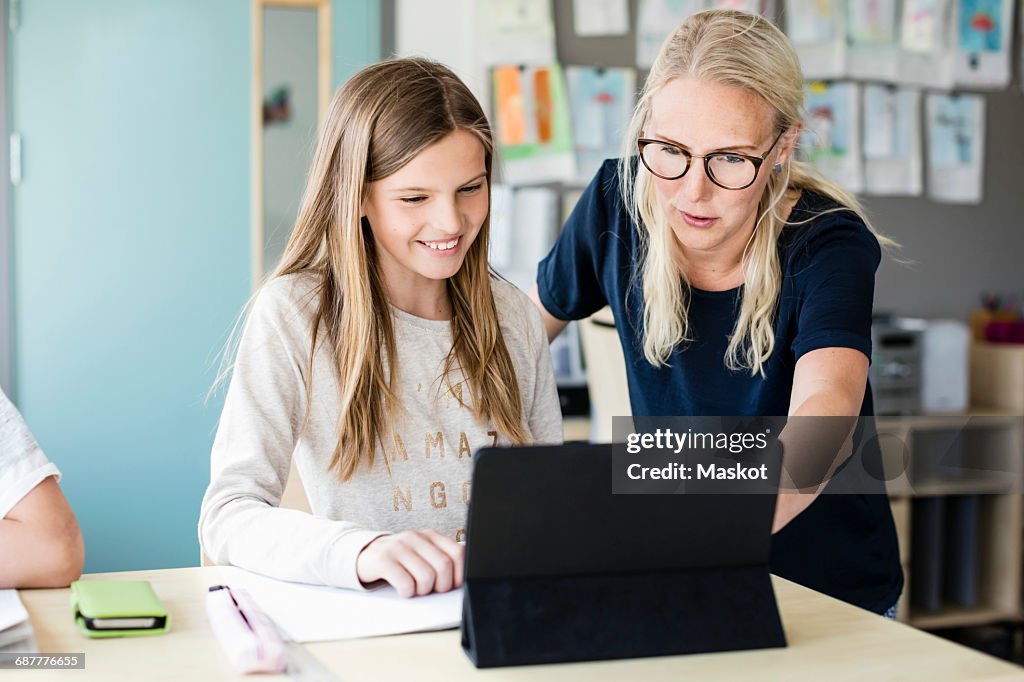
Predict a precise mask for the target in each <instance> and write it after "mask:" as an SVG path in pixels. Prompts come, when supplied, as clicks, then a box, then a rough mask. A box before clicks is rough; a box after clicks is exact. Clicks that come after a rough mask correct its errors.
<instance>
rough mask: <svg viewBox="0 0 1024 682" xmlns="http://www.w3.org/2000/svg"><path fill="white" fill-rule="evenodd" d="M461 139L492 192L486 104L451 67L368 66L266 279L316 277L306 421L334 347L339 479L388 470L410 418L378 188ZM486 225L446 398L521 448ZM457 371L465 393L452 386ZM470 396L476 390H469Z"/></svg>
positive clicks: (412, 62) (329, 120)
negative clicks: (398, 429)
mask: <svg viewBox="0 0 1024 682" xmlns="http://www.w3.org/2000/svg"><path fill="white" fill-rule="evenodd" d="M456 130H464V131H468V132H469V133H471V134H473V135H474V136H475V137H476V138H477V139H478V140H479V141H480V144H481V145H483V148H484V158H485V165H486V171H487V181H488V182H487V184H488V193H489V192H490V179H491V168H492V161H493V156H494V141H493V137H492V133H491V127H490V124H489V123H488V121H487V117H486V116H485V115H484V112H483V109H482V108H481V107H480V103H479V102H477V100H476V98H475V97H474V96H473V94H472V92H470V90H469V88H467V87H466V85H465V84H464V83H463V82H462V81H461V80H459V78H458V77H457V76H456V75H455V74H454V73H452V71H451V70H450V69H448V68H447V67H445V66H443V65H442V64H439V63H437V62H433V61H430V60H427V59H419V58H416V59H391V60H387V61H383V62H380V63H377V64H374V65H372V66H369V67H367V68H365V69H363V70H362V71H360V72H359V73H357V74H356V75H354V76H353V77H352V78H351V79H349V80H348V82H346V83H345V84H344V85H343V86H342V87H341V88H340V89H339V90H338V92H337V93H335V95H334V99H333V100H332V101H331V104H330V108H329V110H328V112H327V116H326V118H325V120H324V123H323V125H322V127H321V129H320V134H319V139H318V142H317V146H316V151H315V152H314V155H313V163H312V166H311V168H310V171H309V177H308V179H307V183H306V190H305V192H304V194H303V197H302V203H301V206H300V208H299V214H298V219H297V221H296V224H295V229H294V231H293V232H292V234H291V237H290V238H289V240H288V244H287V246H286V247H285V250H284V255H283V256H282V259H281V262H280V264H279V265H278V266H277V268H276V269H275V270H274V272H273V274H272V275H271V276H270V277H269V279H268V281H269V280H273V279H274V278H277V277H284V276H286V275H291V274H295V273H308V274H312V275H313V276H314V277H315V278H316V282H317V284H316V288H315V291H316V293H317V297H318V305H317V307H316V310H315V313H314V315H313V320H312V329H311V332H312V343H311V345H310V349H309V360H308V362H309V366H308V368H307V372H306V380H305V381H306V396H307V398H306V400H307V404H306V421H308V419H309V415H310V407H311V405H310V401H311V400H312V396H313V390H312V388H313V387H312V381H313V371H312V369H313V367H312V366H313V358H314V355H315V352H316V348H317V344H318V343H322V344H326V347H327V350H328V351H329V354H330V356H331V358H332V359H333V360H334V365H335V367H336V370H337V375H338V384H339V394H340V395H339V404H340V410H339V416H338V425H337V430H338V442H337V445H336V446H335V449H334V454H333V456H332V457H331V462H330V465H329V467H328V469H329V470H336V472H337V475H338V478H339V479H340V480H342V481H346V480H349V479H351V478H352V477H353V476H354V475H355V473H356V472H357V471H358V469H359V467H360V465H362V464H365V465H366V466H367V467H368V468H369V467H370V466H372V464H373V461H374V453H375V450H376V445H377V444H379V445H380V446H381V451H382V452H383V453H384V458H385V465H388V466H389V463H388V459H387V452H388V450H389V446H390V445H391V443H392V442H393V441H392V439H393V436H394V434H395V431H394V428H395V425H396V421H397V419H398V418H400V414H399V413H400V412H401V409H402V406H401V403H400V399H399V393H398V390H397V386H398V382H399V373H400V368H399V367H398V361H397V352H396V348H395V330H394V325H393V321H392V313H391V309H390V307H389V304H388V299H387V296H386V291H385V286H384V282H383V280H382V275H381V271H380V268H379V262H378V257H377V253H376V250H375V247H374V239H373V235H372V233H371V231H370V228H369V224H368V223H367V222H366V221H365V219H363V218H362V217H361V216H362V215H363V208H362V207H363V202H364V200H365V199H366V198H367V195H368V192H369V189H370V183H371V182H374V181H376V180H380V179H382V178H385V177H387V176H389V175H391V174H392V173H394V172H396V171H398V170H399V169H400V168H402V167H403V166H404V165H405V164H407V163H408V162H409V161H411V160H412V159H413V157H415V156H416V155H417V154H419V153H420V152H421V151H423V150H424V149H425V148H427V147H429V146H430V145H432V144H434V143H435V142H438V141H439V140H441V138H443V137H445V136H446V135H449V134H450V133H452V132H454V131H456ZM488 232H489V217H488V219H487V220H485V221H484V224H483V227H482V228H481V229H480V233H479V234H478V235H477V238H476V240H475V241H474V242H473V244H472V245H471V246H470V248H469V250H468V252H467V253H466V259H465V261H464V263H463V265H462V267H461V268H460V269H459V271H458V272H457V273H456V274H455V275H454V276H453V277H451V278H450V279H448V280H447V291H448V296H449V298H450V300H451V308H452V315H451V331H452V348H451V351H450V352H449V354H448V357H447V358H446V359H445V363H444V368H443V381H441V382H440V383H439V386H438V391H440V390H442V388H443V389H444V390H447V391H450V392H452V394H453V396H454V397H456V398H457V399H459V401H460V402H462V403H463V404H465V405H466V406H467V407H469V408H470V409H471V410H472V411H473V415H474V416H475V417H476V418H477V419H478V420H480V421H485V422H491V423H493V424H494V426H495V427H496V428H497V430H498V432H499V433H501V434H502V435H504V436H505V437H507V438H508V439H509V440H511V441H512V442H514V443H522V442H525V441H526V430H525V428H524V426H523V417H522V397H521V393H520V389H519V383H518V379H517V377H516V373H515V368H514V366H513V364H512V358H511V356H510V355H509V352H508V349H507V348H506V346H505V341H504V338H503V337H502V333H501V330H500V328H499V324H498V312H497V308H496V307H495V303H494V298H493V296H492V293H491V278H492V273H491V271H490V269H489V267H488V264H487V253H488ZM458 371H461V373H462V376H463V377H464V381H465V384H466V385H465V386H462V384H461V383H458V384H457V385H455V386H453V382H452V377H453V375H455V374H456V373H457V372H458ZM466 389H468V390H466Z"/></svg>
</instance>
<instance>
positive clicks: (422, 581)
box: [356, 529, 465, 597]
mask: <svg viewBox="0 0 1024 682" xmlns="http://www.w3.org/2000/svg"><path fill="white" fill-rule="evenodd" d="M464 552H465V550H464V549H463V546H462V545H460V544H459V543H457V542H455V541H454V540H452V539H451V538H448V537H445V536H444V535H441V534H440V533H438V532H437V531H436V530H432V529H426V530H408V531H405V532H402V533H395V534H394V535H382V536H381V537H379V538H377V539H376V540H374V541H373V542H371V543H370V544H368V545H367V546H366V547H364V548H363V551H362V552H360V553H359V556H358V557H357V558H356V575H357V576H359V580H360V581H361V582H362V583H363V584H367V583H372V582H375V581H377V580H384V581H387V582H388V583H389V584H390V585H391V586H392V587H394V588H395V590H396V591H397V592H398V594H399V595H400V596H402V597H412V596H414V595H424V594H430V593H431V592H448V591H450V590H453V589H455V588H457V587H461V586H462V570H463V567H462V560H463V554H464Z"/></svg>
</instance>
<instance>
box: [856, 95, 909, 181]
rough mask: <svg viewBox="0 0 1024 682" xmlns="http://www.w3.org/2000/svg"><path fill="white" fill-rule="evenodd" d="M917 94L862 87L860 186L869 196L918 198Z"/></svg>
mask: <svg viewBox="0 0 1024 682" xmlns="http://www.w3.org/2000/svg"><path fill="white" fill-rule="evenodd" d="M920 99H921V93H920V91H919V90H917V89H913V88H897V87H895V86H892V85H880V84H875V83H871V84H867V85H865V86H864V126H863V130H864V146H863V149H864V185H865V191H866V192H868V193H871V194H885V195H895V194H899V195H908V196H914V195H919V194H920V193H921V190H922V186H921V168H922V160H921V135H920V124H919V123H918V111H919V108H920Z"/></svg>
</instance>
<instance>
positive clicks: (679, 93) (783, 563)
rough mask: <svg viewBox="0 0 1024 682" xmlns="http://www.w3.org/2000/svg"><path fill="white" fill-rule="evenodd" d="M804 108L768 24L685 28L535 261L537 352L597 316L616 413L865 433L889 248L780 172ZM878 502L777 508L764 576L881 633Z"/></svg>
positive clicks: (814, 190) (884, 519)
mask: <svg viewBox="0 0 1024 682" xmlns="http://www.w3.org/2000/svg"><path fill="white" fill-rule="evenodd" d="M802 107H803V77H802V74H801V72H800V67H799V62H798V61H797V57H796V54H795V53H794V50H793V48H792V46H791V44H790V43H789V41H788V40H787V39H786V37H785V36H784V35H783V34H782V33H781V32H780V31H779V30H778V29H777V28H776V27H775V26H774V25H772V24H771V23H770V22H768V21H766V20H764V19H762V18H760V17H757V16H754V15H750V14H745V13H741V12H734V11H725V10H722V11H708V12H701V13H698V14H695V15H693V16H692V17H690V18H689V19H687V20H686V21H685V22H684V23H683V24H682V25H680V26H679V27H678V28H677V29H676V31H675V32H674V33H673V34H672V35H671V36H670V37H669V38H668V39H667V40H666V42H665V44H664V46H663V47H662V49H661V52H660V54H659V56H658V58H657V61H656V63H655V64H654V66H653V68H652V69H651V72H650V75H649V77H648V79H647V82H646V85H645V87H644V90H643V93H642V95H641V98H640V101H639V102H638V104H637V107H636V110H635V112H634V116H633V120H632V123H631V128H630V130H629V133H628V135H627V140H626V153H625V154H624V156H623V158H622V159H621V160H619V161H618V162H615V161H606V162H605V164H604V166H603V167H602V168H601V170H600V171H599V172H598V174H597V176H596V177H595V178H594V180H593V181H592V182H591V184H590V186H589V188H588V189H587V190H586V192H585V193H584V194H583V196H582V198H581V199H580V201H579V204H578V205H577V207H576V209H575V211H574V212H573V214H572V215H571V217H570V218H569V220H568V223H567V224H566V226H565V229H564V231H563V233H562V235H561V237H560V239H559V241H558V243H557V244H556V246H555V247H554V249H553V250H552V251H551V253H550V254H549V255H548V256H547V258H545V260H544V261H543V262H541V264H540V267H539V270H538V276H537V287H536V289H535V290H534V298H535V299H536V300H535V302H536V303H537V304H538V305H539V306H540V309H541V311H542V316H543V317H544V318H545V324H546V326H547V329H548V335H549V337H551V338H554V336H556V335H557V334H558V333H559V332H560V331H561V330H562V328H563V327H564V326H565V324H566V321H567V320H574V319H580V318H584V317H587V316H589V315H591V314H592V313H594V312H595V311H597V310H599V309H600V308H602V307H603V306H605V305H610V306H611V308H612V310H613V312H614V315H615V319H616V321H617V326H618V331H619V337H620V340H621V344H622V348H623V351H624V353H625V356H626V368H627V374H628V378H629V387H630V400H631V403H632V410H633V414H635V415H648V416H670V415H694V416H735V415H769V416H775V415H779V416H783V415H792V416H797V415H841V416H855V415H870V414H872V410H873V408H872V402H871V392H870V390H868V389H867V376H868V361H869V358H870V355H871V340H870V326H871V307H872V297H873V292H874V275H875V270H876V268H877V266H878V264H879V261H880V257H881V248H880V247H881V246H887V245H889V244H892V242H891V241H890V240H888V239H886V238H884V237H881V236H879V235H878V234H876V233H875V232H874V231H873V229H872V228H871V226H870V223H869V222H868V221H867V219H866V218H865V216H864V213H863V211H862V210H861V209H860V207H859V205H858V203H857V201H856V200H855V199H854V198H853V197H852V196H850V195H849V194H847V193H846V192H844V191H842V190H841V189H839V188H838V187H837V186H835V185H834V184H832V183H829V182H827V181H825V180H822V179H820V178H817V177H815V176H813V175H811V174H810V173H809V172H808V169H807V168H806V167H805V166H804V165H803V164H802V163H801V162H799V161H797V160H795V159H794V158H793V152H794V146H795V145H796V143H797V138H798V135H799V133H800V129H801V109H802ZM637 157H639V159H638V158H637ZM840 440H841V439H840ZM787 457H788V454H787ZM837 462H838V460H837ZM787 466H788V464H787ZM818 480H821V479H818ZM833 482H834V481H833ZM819 492H820V491H819ZM829 492H833V493H834V492H837V490H836V488H835V486H833V489H832V490H829V489H828V488H826V493H829ZM860 492H864V491H860ZM878 492H880V493H882V494H879V495H874V494H845V495H840V494H816V493H807V494H800V493H795V492H794V493H784V494H780V495H779V499H778V503H777V506H776V515H775V520H774V531H775V536H774V540H773V549H772V570H773V571H774V572H775V573H777V574H779V575H782V576H785V577H787V578H790V579H792V580H795V581H797V582H800V583H802V584H804V585H808V586H810V587H812V588H814V589H817V590H819V591H822V592H825V593H828V594H831V595H833V596H836V597H838V598H840V599H843V600H845V601H848V602H851V603H854V604H857V605H859V606H862V607H864V608H867V609H870V610H873V611H876V612H878V613H889V614H890V615H892V614H893V613H894V607H895V603H896V601H897V598H898V597H899V594H900V592H901V589H902V585H903V575H902V572H901V570H900V563H899V551H898V547H897V544H896V535H895V529H894V525H893V521H892V515H891V512H890V509H889V504H888V501H887V499H886V497H885V495H884V488H882V487H881V486H880V485H879V486H878Z"/></svg>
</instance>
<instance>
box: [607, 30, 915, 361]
mask: <svg viewBox="0 0 1024 682" xmlns="http://www.w3.org/2000/svg"><path fill="white" fill-rule="evenodd" d="M686 77H693V78H698V79H700V80H704V81H707V82H711V83H719V84H723V85H729V86H733V87H737V88H742V89H744V90H746V91H748V92H752V93H755V94H757V95H758V96H760V97H761V98H762V99H763V100H764V101H765V102H767V103H768V104H769V105H770V106H771V108H772V110H773V112H774V121H773V124H774V127H773V132H774V133H775V134H778V133H780V132H782V131H787V130H790V129H791V128H793V127H794V126H795V125H797V124H799V123H800V122H801V120H802V111H803V107H804V82H803V74H802V72H801V70H800V62H799V60H798V58H797V55H796V52H795V51H794V49H793V46H792V44H791V43H790V42H789V40H788V39H787V38H786V36H785V35H784V34H783V33H782V32H781V31H780V30H779V29H778V28H777V27H776V26H775V25H774V24H772V23H771V22H770V21H768V20H767V19H764V18H762V17H760V16H757V15H754V14H747V13H745V12H737V11H732V10H708V11H705V12H698V13H696V14H694V15H692V16H690V17H689V18H688V19H686V21H684V22H683V23H682V24H680V26H679V27H678V28H677V29H676V30H675V32H674V33H673V34H672V35H671V36H669V37H668V39H666V41H665V43H664V44H663V45H662V48H661V52H660V53H659V54H658V57H657V59H656V60H655V63H654V66H653V67H652V68H651V72H650V74H649V75H648V77H647V81H646V83H645V84H644V88H643V91H642V93H641V95H640V98H639V101H638V102H637V105H636V108H635V109H634V111H633V116H632V119H631V120H630V124H629V130H628V133H627V134H626V137H625V140H624V143H623V153H622V160H621V161H620V175H619V177H620V183H621V184H620V192H621V193H622V195H623V199H624V202H625V206H626V207H627V209H628V210H629V212H630V214H631V216H632V218H633V221H634V222H635V223H636V224H637V225H639V226H640V227H641V229H640V239H641V245H642V247H641V253H640V256H639V261H640V262H639V267H638V280H639V281H638V282H636V284H639V285H642V287H643V292H644V310H643V330H644V331H643V336H644V338H643V348H644V356H645V357H646V358H647V360H648V362H650V363H652V364H654V365H657V366H661V365H666V364H668V359H669V357H670V356H671V355H672V352H673V350H675V348H676V347H677V346H679V344H681V343H684V342H686V341H688V340H690V339H689V323H688V318H687V304H688V297H689V285H688V283H687V282H686V278H685V276H684V275H683V273H681V272H680V269H679V266H678V263H679V262H680V260H679V255H680V254H679V253H678V249H679V244H678V241H677V240H676V238H675V236H674V233H673V232H672V228H671V226H670V225H669V222H668V218H667V216H666V214H665V211H664V210H662V209H661V208H660V206H659V204H658V200H657V197H656V195H655V191H654V184H653V183H652V182H651V177H650V174H649V173H646V172H643V171H641V172H637V167H636V165H635V164H634V163H633V162H634V161H635V155H636V147H635V145H636V140H637V138H639V137H641V134H642V132H643V130H644V126H645V125H646V124H647V121H648V117H649V115H650V108H651V98H652V97H653V96H654V95H655V94H656V93H657V92H658V91H659V90H660V89H661V87H662V86H663V85H665V84H666V83H667V82H668V81H670V80H672V79H673V78H686ZM762 172H763V171H762ZM789 190H806V191H810V192H814V193H817V194H821V195H823V196H825V197H828V198H830V199H832V200H834V201H835V202H836V203H838V204H839V205H840V208H836V209H832V210H835V211H850V212H852V213H854V214H856V215H857V216H858V217H860V219H861V220H863V221H864V223H865V224H866V225H867V226H868V229H870V230H871V231H872V233H873V234H874V235H875V237H876V238H877V239H878V241H879V244H880V245H881V246H883V247H886V248H894V247H896V246H898V245H897V244H896V242H894V241H893V240H891V239H889V238H888V237H885V236H884V235H881V234H879V233H878V232H877V231H876V230H875V229H874V227H873V226H872V225H871V221H870V220H869V219H868V217H867V215H865V213H864V210H863V209H862V208H861V205H860V203H859V202H858V201H857V199H856V198H855V197H854V196H853V195H851V194H850V193H849V192H847V191H845V190H844V189H842V188H841V187H839V186H838V185H837V184H836V183H834V182H831V181H829V180H827V179H825V178H823V177H821V176H819V175H817V174H815V173H814V172H813V169H812V168H811V167H810V166H809V165H808V164H806V163H804V162H801V161H798V160H796V159H793V158H790V159H789V160H787V161H786V162H785V163H784V164H783V168H782V172H780V173H770V174H769V179H768V183H767V184H766V185H765V188H764V193H763V194H762V195H761V199H760V201H759V202H758V205H757V218H756V222H755V224H754V231H753V234H752V235H751V237H750V240H749V241H748V242H747V245H746V248H745V250H744V252H743V267H744V279H743V281H744V288H743V292H742V298H741V303H740V310H739V316H738V317H737V320H736V327H735V329H734V330H733V333H732V336H731V338H730V340H729V346H728V349H727V351H726V357H725V364H726V366H727V367H728V368H729V369H732V370H739V369H747V370H749V371H750V373H751V375H757V374H760V375H762V376H764V367H765V364H766V362H767V361H768V358H769V357H771V354H772V351H773V350H774V346H775V333H774V329H773V322H774V317H775V313H776V309H777V306H778V300H779V293H780V291H781V289H782V267H781V264H780V262H779V257H778V251H777V248H778V241H779V236H780V235H781V234H782V230H783V228H784V227H785V226H786V224H787V223H786V219H787V217H786V216H785V215H783V199H784V197H785V195H786V193H787V192H788V191H789ZM791 224H792V223H791Z"/></svg>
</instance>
